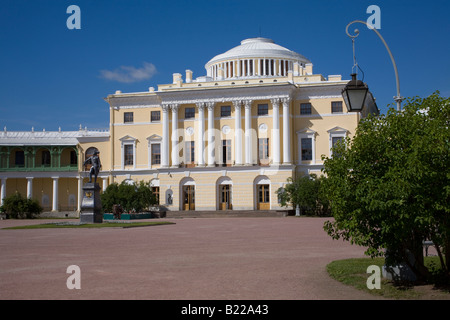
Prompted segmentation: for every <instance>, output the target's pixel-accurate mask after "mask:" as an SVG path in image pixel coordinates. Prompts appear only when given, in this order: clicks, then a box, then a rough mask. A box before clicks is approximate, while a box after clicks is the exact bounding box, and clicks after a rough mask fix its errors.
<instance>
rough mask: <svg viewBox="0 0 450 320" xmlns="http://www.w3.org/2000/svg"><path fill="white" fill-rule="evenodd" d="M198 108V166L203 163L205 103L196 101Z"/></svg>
mask: <svg viewBox="0 0 450 320" xmlns="http://www.w3.org/2000/svg"><path fill="white" fill-rule="evenodd" d="M197 108H198V116H199V118H200V122H199V124H198V138H197V141H198V146H197V150H198V153H197V154H198V159H197V164H198V165H199V166H202V167H203V166H204V165H205V104H204V103H203V102H200V103H197Z"/></svg>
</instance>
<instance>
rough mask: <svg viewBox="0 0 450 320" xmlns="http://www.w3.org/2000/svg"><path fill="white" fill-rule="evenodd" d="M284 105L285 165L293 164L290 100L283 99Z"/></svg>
mask: <svg viewBox="0 0 450 320" xmlns="http://www.w3.org/2000/svg"><path fill="white" fill-rule="evenodd" d="M281 102H282V103H283V164H287V165H289V164H291V125H290V124H291V121H290V116H291V115H290V112H289V102H290V99H289V98H285V99H282V101H281Z"/></svg>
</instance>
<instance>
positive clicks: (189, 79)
mask: <svg viewBox="0 0 450 320" xmlns="http://www.w3.org/2000/svg"><path fill="white" fill-rule="evenodd" d="M191 82H192V71H191V70H186V83H191Z"/></svg>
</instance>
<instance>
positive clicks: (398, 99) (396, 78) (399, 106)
mask: <svg viewBox="0 0 450 320" xmlns="http://www.w3.org/2000/svg"><path fill="white" fill-rule="evenodd" d="M354 23H362V24H365V25H366V26H367V27H368V28H369V29H372V30H373V31H374V32H375V33H376V34H377V36H378V37H379V38H380V39H381V41H382V42H383V44H384V46H385V47H386V49H387V51H388V53H389V56H390V57H391V61H392V65H393V66H394V72H395V80H396V83H397V96H396V97H394V100H395V102H397V111H400V110H401V108H402V101H403V99H404V98H403V97H402V96H401V95H400V80H399V78H398V71H397V65H396V64H395V60H394V56H393V55H392V53H391V50H390V49H389V47H388V45H387V43H386V41H384V38H383V37H382V36H381V34H380V33H379V32H378V30H377V29H375V28H374V27H372V26H371V25H369V24H367V23H366V22H364V21H361V20H355V21H352V22H350V23H349V24H348V25H347V27H346V28H345V33H347V36H349V37H350V38H352V39H355V38H356V37H357V36H358V35H359V30H358V29H355V31H354V32H355V35H351V34H349V33H348V27H350V25H352V24H354Z"/></svg>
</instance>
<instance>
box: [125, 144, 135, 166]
mask: <svg viewBox="0 0 450 320" xmlns="http://www.w3.org/2000/svg"><path fill="white" fill-rule="evenodd" d="M123 149H124V164H125V166H132V165H133V164H134V151H133V145H132V144H125V145H124V146H123Z"/></svg>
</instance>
